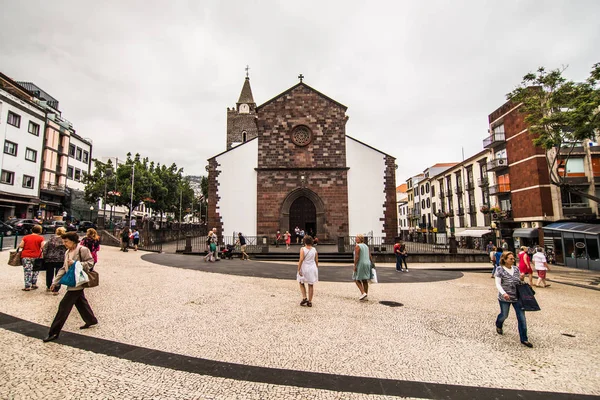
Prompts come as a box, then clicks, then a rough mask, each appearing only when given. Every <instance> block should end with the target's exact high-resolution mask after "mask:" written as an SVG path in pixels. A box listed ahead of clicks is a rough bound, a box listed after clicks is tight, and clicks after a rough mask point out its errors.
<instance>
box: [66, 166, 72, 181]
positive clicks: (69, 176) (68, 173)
mask: <svg viewBox="0 0 600 400" xmlns="http://www.w3.org/2000/svg"><path fill="white" fill-rule="evenodd" d="M67 178H69V179H73V167H67Z"/></svg>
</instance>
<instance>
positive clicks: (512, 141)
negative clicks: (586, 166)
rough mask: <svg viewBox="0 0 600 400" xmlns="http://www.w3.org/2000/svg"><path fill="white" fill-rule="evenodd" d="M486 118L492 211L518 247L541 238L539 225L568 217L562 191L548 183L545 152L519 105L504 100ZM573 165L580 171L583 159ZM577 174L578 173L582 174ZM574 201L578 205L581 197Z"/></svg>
mask: <svg viewBox="0 0 600 400" xmlns="http://www.w3.org/2000/svg"><path fill="white" fill-rule="evenodd" d="M488 121H489V133H490V135H489V136H488V137H487V138H485V139H484V140H483V147H484V148H486V149H489V150H491V151H492V154H493V155H492V158H491V159H490V160H489V161H488V163H487V170H488V171H490V172H492V180H493V184H492V185H490V187H489V193H490V197H491V199H492V203H493V204H495V205H496V206H497V207H498V208H499V212H497V213H494V215H493V216H494V218H493V219H494V222H495V223H496V224H497V226H498V228H499V238H502V239H505V240H506V241H507V242H508V243H509V246H511V247H515V248H516V247H519V246H520V245H533V244H537V243H541V242H542V239H543V238H542V237H541V236H542V231H541V229H540V228H541V227H542V226H543V225H544V224H547V223H549V222H552V221H556V220H558V219H562V218H563V216H564V214H563V213H562V209H561V207H560V206H559V205H560V204H561V200H560V193H559V192H558V191H557V190H553V188H552V185H551V184H550V174H549V170H548V165H547V162H546V152H545V151H544V150H543V149H541V148H539V147H536V146H534V144H533V141H532V140H533V137H532V135H531V134H530V132H529V130H528V129H527V124H526V123H525V121H524V115H523V114H522V113H520V112H519V105H515V104H513V103H511V102H506V103H504V104H503V105H502V106H501V107H500V108H498V109H497V110H495V111H494V112H492V113H491V114H490V115H489V116H488ZM569 167H573V169H574V170H576V171H580V170H582V169H583V168H581V167H583V161H574V162H573V163H572V164H571V165H570V166H569ZM575 175H577V178H578V179H579V178H580V177H579V173H576V174H575ZM569 200H570V199H569ZM573 200H576V201H575V202H574V203H575V204H577V205H580V203H579V200H581V199H575V198H573ZM568 204H569V205H570V204H572V203H570V202H569V203H568ZM586 211H589V212H590V214H591V210H589V209H588V210H586Z"/></svg>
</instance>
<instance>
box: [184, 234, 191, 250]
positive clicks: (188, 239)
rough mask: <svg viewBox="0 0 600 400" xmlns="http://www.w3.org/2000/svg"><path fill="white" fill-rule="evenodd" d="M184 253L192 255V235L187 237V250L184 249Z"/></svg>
mask: <svg viewBox="0 0 600 400" xmlns="http://www.w3.org/2000/svg"><path fill="white" fill-rule="evenodd" d="M183 252H184V253H191V252H192V235H190V234H189V233H188V234H187V235H185V249H183Z"/></svg>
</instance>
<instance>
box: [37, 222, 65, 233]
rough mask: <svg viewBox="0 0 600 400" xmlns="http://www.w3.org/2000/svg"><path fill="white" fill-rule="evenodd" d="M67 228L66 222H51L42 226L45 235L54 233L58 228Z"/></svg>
mask: <svg viewBox="0 0 600 400" xmlns="http://www.w3.org/2000/svg"><path fill="white" fill-rule="evenodd" d="M61 226H62V227H65V221H50V222H47V223H44V224H42V232H43V233H54V232H56V229H57V228H60V227H61Z"/></svg>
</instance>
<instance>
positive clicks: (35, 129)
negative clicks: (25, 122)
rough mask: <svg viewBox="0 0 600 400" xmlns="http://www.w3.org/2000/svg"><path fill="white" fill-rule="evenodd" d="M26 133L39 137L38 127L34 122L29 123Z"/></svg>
mask: <svg viewBox="0 0 600 400" xmlns="http://www.w3.org/2000/svg"><path fill="white" fill-rule="evenodd" d="M27 131H28V132H29V133H31V134H32V135H35V136H40V126H39V125H38V124H36V123H35V122H31V121H29V127H28V128H27Z"/></svg>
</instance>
